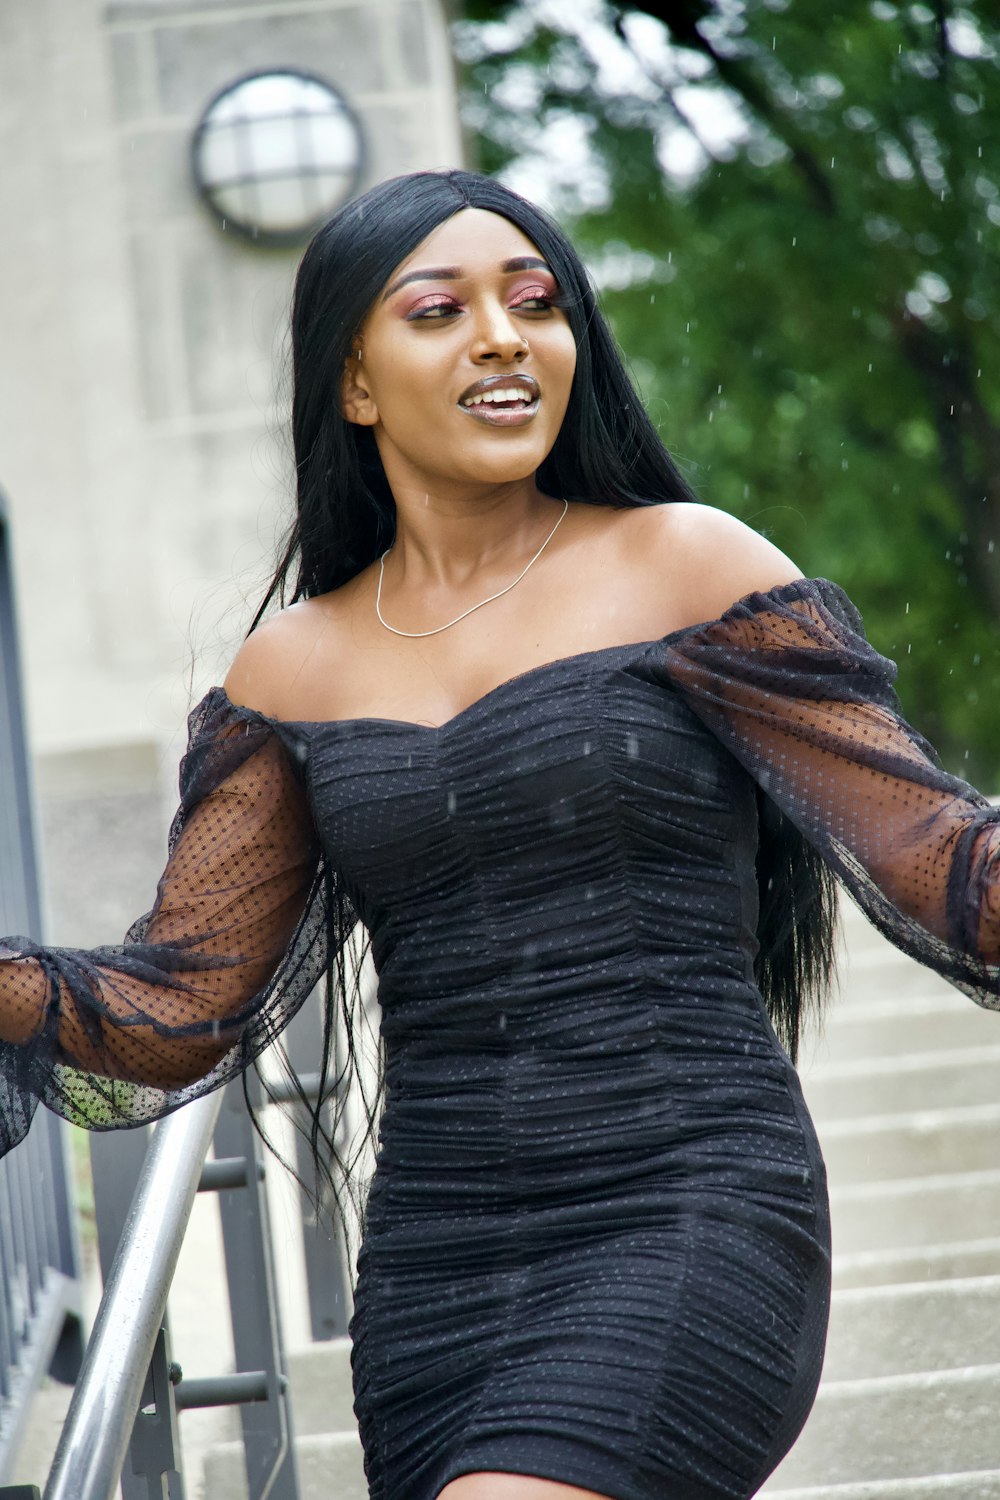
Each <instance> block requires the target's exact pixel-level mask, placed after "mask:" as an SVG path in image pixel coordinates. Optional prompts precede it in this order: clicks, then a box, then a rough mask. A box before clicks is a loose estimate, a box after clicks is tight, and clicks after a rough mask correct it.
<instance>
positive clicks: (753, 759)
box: [663, 579, 1000, 1009]
mask: <svg viewBox="0 0 1000 1500" xmlns="http://www.w3.org/2000/svg"><path fill="white" fill-rule="evenodd" d="M664 650H665V657H664V658H663V670H664V671H665V674H666V676H667V678H668V680H669V681H670V682H671V683H672V684H673V685H674V686H675V687H676V688H678V689H679V690H680V691H681V692H682V693H683V694H684V696H685V698H686V699H687V701H688V702H689V703H690V705H691V707H692V708H693V709H694V711H695V712H696V713H697V714H698V716H699V718H701V719H702V721H703V722H704V723H705V724H706V725H707V726H708V727H709V728H710V729H711V730H712V731H713V732H714V733H715V734H716V735H717V736H718V737H719V738H720V739H721V740H722V741H723V743H724V744H726V746H727V747H728V748H729V749H730V750H731V751H732V752H733V754H734V755H735V756H736V757H737V759H738V760H740V761H741V762H742V764H743V765H744V766H745V767H746V768H747V770H748V771H749V772H750V773H751V774H752V775H753V776H754V777H755V778H756V780H757V781H758V783H759V784H760V785H761V786H762V787H763V789H764V790H765V791H766V792H767V793H768V794H769V795H770V796H771V797H772V798H773V800H774V801H775V802H776V803H777V804H778V806H779V807H780V808H781V809H782V811H783V812H784V813H785V814H786V816H787V817H789V818H790V819H791V820H792V822H794V823H795V824H796V826H797V827H798V828H799V829H800V831H801V832H802V833H803V834H804V835H805V837H806V838H808V839H809V841H810V842H811V843H812V844H813V845H814V846H815V848H816V849H817V850H818V851H819V852H820V854H821V855H822V856H823V857H824V859H825V860H826V861H827V863H828V864H829V865H830V866H831V868H832V869H833V870H834V872H835V873H836V874H837V875H838V876H839V877H840V879H841V880H842V881H843V883H844V884H845V885H846V886H847V888H848V890H849V891H850V893H851V894H852V895H853V896H854V898H855V900H856V901H857V902H858V904H859V905H860V906H861V908H862V909H863V911H864V912H865V913H866V914H867V916H868V917H869V918H870V919H871V921H872V922H873V923H874V924H875V926H876V927H878V928H879V929H880V930H881V931H882V932H883V933H884V934H885V936H886V937H888V938H889V939H890V940H891V941H892V942H894V943H895V944H897V946H898V947H900V948H902V949H904V951H906V952H907V953H909V954H911V955H912V957H914V958H916V959H918V960H919V961H920V962H921V963H925V964H927V965H929V966H930V967H931V968H933V969H936V970H937V972H938V973H939V974H942V975H943V976H944V977H945V978H947V979H949V980H951V982H952V983H953V984H955V985H957V986H958V988H959V989H962V990H964V991H965V992H966V993H967V994H969V995H971V996H972V997H973V999H975V1000H977V1001H978V1002H979V1003H980V1004H981V1005H986V1006H989V1007H991V1008H994V1009H997V1008H1000V809H998V808H994V807H991V806H990V805H989V803H988V802H987V801H986V799H985V798H983V797H981V796H980V795H979V793H978V792H976V791H974V790H973V789H972V788H971V787H969V786H967V785H966V784H965V782H963V781H960V780H958V779H957V778H956V777H954V776H949V775H948V774H947V773H946V772H945V771H943V770H942V769H941V767H940V764H939V762H938V760H937V758H936V756H935V754H934V751H933V750H932V749H931V748H930V746H929V745H928V744H927V743H926V741H925V740H923V739H922V738H921V737H920V735H918V734H917V733H916V732H915V731H914V730H913V729H911V728H910V727H909V725H908V724H906V723H905V721H904V720H903V719H902V717H901V715H900V709H899V703H898V700H897V698H896V695H895V691H894V689H893V686H892V684H893V682H894V679H895V675H896V668H895V666H894V664H893V663H892V662H891V661H888V660H886V658H885V657H883V656H880V655H879V654H878V653H877V652H876V651H875V650H874V649H873V648H872V647H871V646H870V645H869V644H868V642H867V640H866V639H865V636H864V629H863V626H862V623H861V617H860V615H859V614H858V612H857V610H856V609H855V608H854V606H853V605H852V604H851V602H850V600H849V599H848V598H847V597H846V595H845V594H844V593H843V592H842V590H840V589H839V588H837V586H836V585H835V584H832V583H829V582H827V581H826V580H824V579H819V580H816V581H812V580H808V579H799V580H797V581H796V582H794V583H790V584H786V585H783V586H782V587H779V588H776V589H773V590H771V591H770V592H768V593H759V594H750V595H748V596H747V597H746V598H745V599H741V600H740V601H738V603H736V604H735V605H733V606H732V608H731V609H729V610H727V611H726V613H725V614H724V615H723V616H722V617H721V619H719V620H717V621H714V622H712V623H711V624H708V625H703V626H697V627H695V628H694V629H693V630H688V631H678V632H677V633H676V634H675V635H673V636H668V637H667V639H666V641H665V642H664Z"/></svg>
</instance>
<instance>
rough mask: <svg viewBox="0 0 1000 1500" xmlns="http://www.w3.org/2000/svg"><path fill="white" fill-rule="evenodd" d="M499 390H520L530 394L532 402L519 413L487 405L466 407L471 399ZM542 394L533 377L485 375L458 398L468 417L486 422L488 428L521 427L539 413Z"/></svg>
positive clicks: (460, 407) (518, 411)
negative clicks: (486, 392) (466, 403)
mask: <svg viewBox="0 0 1000 1500" xmlns="http://www.w3.org/2000/svg"><path fill="white" fill-rule="evenodd" d="M498 388H499V389H501V390H503V389H505V388H506V389H508V390H511V389H515V388H519V389H521V390H523V391H527V392H530V394H531V397H532V399H531V402H530V403H529V405H527V406H523V407H521V408H520V410H517V411H502V410H499V409H498V408H495V407H493V406H489V405H486V404H484V405H481V406H466V405H465V402H466V401H468V400H470V399H471V397H473V396H481V395H482V394H483V392H484V391H495V390H497V389H498ZM541 394H542V393H541V391H540V390H539V388H538V381H537V380H535V378H534V376H532V375H484V376H483V378H482V380H477V381H476V382H475V383H474V384H473V385H470V386H469V387H468V389H467V390H464V391H463V392H462V394H461V396H459V398H458V406H459V409H460V410H461V411H464V412H465V413H466V415H467V416H470V417H474V418H475V419H476V421H478V422H484V423H485V424H486V426H487V427H521V426H523V424H524V423H525V422H530V421H531V419H532V417H533V416H534V415H535V413H536V412H537V410H538V403H539V401H540V399H541Z"/></svg>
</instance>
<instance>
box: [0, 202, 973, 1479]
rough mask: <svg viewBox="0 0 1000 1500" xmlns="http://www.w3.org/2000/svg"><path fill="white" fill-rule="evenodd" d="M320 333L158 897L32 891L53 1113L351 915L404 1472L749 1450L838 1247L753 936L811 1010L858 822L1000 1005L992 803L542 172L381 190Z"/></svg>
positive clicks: (708, 1464) (884, 878) (21, 975)
mask: <svg viewBox="0 0 1000 1500" xmlns="http://www.w3.org/2000/svg"><path fill="white" fill-rule="evenodd" d="M293 348H294V360H295V397H294V411H293V425H294V437H295V449H296V460H297V479H298V513H297V520H296V525H295V531H294V534H293V537H292V540H291V543H290V546H289V550H288V553H287V554H286V556H285V559H284V561H283V563H282V566H281V568H280V569H279V573H278V577H277V579H276V580H275V583H274V584H273V585H272V589H271V591H270V594H269V596H268V600H267V601H265V604H266V603H268V602H270V601H271V599H273V597H274V596H275V595H276V594H278V593H280V590H281V588H282V586H283V583H284V581H285V579H286V578H287V577H288V576H289V575H290V572H291V569H292V568H293V566H294V565H295V563H296V562H297V563H298V569H299V571H298V577H297V581H296V582H295V585H294V589H293V596H294V601H295V602H294V603H293V604H292V605H291V607H289V608H286V609H283V610H282V611H280V612H279V613H277V614H276V615H274V617H273V618H271V619H269V620H268V621H267V622H266V623H263V624H259V628H257V629H255V630H253V631H252V633H251V635H250V636H249V638H248V640H247V641H246V643H245V645H244V646H243V648H242V649H241V651H240V653H239V655H238V656H237V659H236V661H235V662H234V664H233V667H232V670H231V672H230V674H229V676H228V678H227V680H226V684H225V688H224V689H214V690H213V691H212V692H211V693H210V694H209V695H208V697H207V698H206V699H205V700H204V702H203V703H202V704H201V705H200V706H199V708H198V709H197V710H196V711H195V713H194V715H193V716H192V721H191V730H192V744H191V748H190V751H189V754H188V756H187V757H186V759H185V762H184V766H183V769H182V778H181V793H182V805H181V811H180V813H179V815H178V819H177V822H176V824H175V828H174V832H173V836H172V852H171V856H170V861H169V863H168V866H167V870H166V873H165V876H164V879H163V882H162V883H161V886H160V889H159V892H158V896H157V902H156V905H155V907H154V909H153V912H152V913H151V915H150V917H149V918H147V919H145V920H144V922H143V923H141V924H139V925H138V926H137V928H136V929H134V930H133V932H132V933H131V934H130V935H129V938H128V940H127V941H126V944H125V945H124V946H123V947H122V948H121V949H116V950H100V951H97V952H93V953H89V954H81V953H76V952H72V953H68V952H65V951H62V950H57V949H45V948H39V947H37V946H35V945H32V944H29V943H25V942H19V941H18V940H12V944H11V947H10V948H9V949H8V950H7V952H8V955H9V956H8V958H7V960H6V961H5V962H3V963H2V964H0V998H2V1002H3V1004H2V1020H0V1027H2V1033H3V1036H4V1037H5V1039H6V1041H7V1042H8V1043H9V1044H10V1045H9V1046H8V1047H7V1048H6V1049H5V1052H6V1059H5V1060H6V1065H7V1076H8V1078H9V1080H10V1082H11V1085H12V1088H11V1089H10V1093H9V1104H8V1108H7V1111H6V1116H7V1125H8V1139H10V1140H13V1139H16V1138H17V1135H18V1132H19V1131H23V1128H24V1124H25V1121H26V1119H27V1118H28V1116H29V1114H30V1101H31V1099H32V1097H33V1096H35V1095H37V1096H40V1097H42V1098H44V1099H45V1101H46V1102H47V1103H49V1104H50V1105H54V1106H55V1107H57V1108H59V1109H61V1110H63V1112H64V1113H67V1114H69V1115H70V1116H71V1118H74V1119H82V1120H83V1121H85V1122H86V1123H90V1124H92V1125H97V1126H108V1125H112V1124H118V1123H130V1122H134V1121H137V1120H139V1119H144V1118H148V1117H149V1116H151V1115H154V1114H157V1113H162V1112H163V1110H164V1109H167V1108H171V1107H173V1106H175V1105H176V1104H177V1103H180V1102H182V1101H183V1100H185V1099H187V1098H189V1097H191V1096H192V1095H193V1094H195V1093H198V1092H200V1091H202V1090H204V1089H205V1088H207V1087H214V1086H215V1085H216V1084H218V1083H219V1082H221V1081H222V1080H223V1079H224V1078H227V1077H229V1076H231V1075H232V1073H233V1072H234V1071H235V1070H236V1069H237V1068H240V1067H243V1066H245V1065H246V1064H247V1062H249V1060H250V1059H251V1058H252V1057H253V1056H254V1055H255V1054H256V1053H257V1052H258V1051H259V1050H260V1049H261V1048H262V1047H263V1046H264V1045H265V1044H266V1043H267V1042H268V1041H270V1040H272V1039H273V1037H274V1036H275V1035H276V1033H277V1032H278V1031H279V1030H280V1028H281V1026H282V1025H283V1023H284V1021H285V1020H286V1019H287V1017H288V1016H289V1014H290V1013H291V1012H292V1011H293V1009H294V1008H295V1006H297V1005H298V1004H299V1003H300V1002H301V1000H302V999H303V997H304V996H305V994H306V993H308V991H309V989H310V988H311V986H312V985H313V984H314V983H315V982H316V980H317V978H319V977H320V975H321V974H322V973H323V972H324V969H325V966H326V964H327V962H328V956H327V955H329V956H330V957H331V961H332V957H335V956H336V953H337V952H338V951H339V947H340V944H341V942H342V940H343V938H344V936H345V935H346V934H347V932H348V931H349V929H350V927H351V925H352V923H353V921H354V920H355V915H356V916H357V917H358V918H360V919H361V921H362V922H363V923H364V925H365V926H366V927H367V929H368V930H369V932H370V934H371V939H372V947H373V953H374V958H375V963H376V967H377V969H378V971H379V998H380V1002H381V1008H382V1016H383V1022H382V1027H383V1041H384V1046H385V1070H386V1074H385V1076H386V1107H385V1113H384V1115H383V1119H382V1124H381V1132H380V1151H379V1163H378V1168H377V1172H376V1177H375V1182H374V1185H373V1187H372V1191H371V1194H370V1198H369V1202H368V1209H367V1230H366V1237H365V1242H364V1245H363V1247H362V1250H361V1254H360V1257H359V1268H358V1287H357V1295H356V1311H355V1318H354V1324H353V1329H352V1332H353V1337H354V1369H355V1391H356V1404H357V1410H358V1415H359V1419H360V1424H361V1432H362V1438H363V1442H364V1445H365V1451H366V1462H367V1467H368V1474H369V1482H370V1487H371V1494H372V1496H373V1497H375V1500H435V1497H439V1500H651V1497H657V1500H723V1497H729V1500H736V1497H743V1496H749V1495H751V1494H753V1493H754V1492H755V1491H756V1489H757V1488H758V1486H759V1485H760V1484H761V1483H762V1482H763V1480H764V1478H765V1477H766V1475H767V1474H768V1473H769V1472H770V1471H771V1469H772V1468H773V1467H774V1466H775V1464H776V1463H777V1462H778V1460H779V1459H780V1458H781V1457H782V1455H783V1454H784V1453H785V1452H786V1451H787V1449H788V1447H789V1446H790V1445H791V1443H792V1441H793V1440H794V1438H795V1436H796V1434H797V1432H798V1430H799V1428H800V1427H801V1424H802V1422H803V1421H804V1419H805V1416H806V1413H807V1412H808V1410H809V1407H810V1404H811V1402H812V1399H813V1395H814V1393H815V1388H816V1383H817V1381H818V1378H819V1369H820V1364H821V1360H822V1349H823V1340H824V1332H825V1326H826V1316H827V1304H828V1288H829V1243H828V1224H827V1207H826V1197H825V1188H824V1173H823V1165H822V1161H821V1158H820V1153H819V1150H818V1147H817V1143H816V1140H815V1136H814V1134H813V1131H812V1127H811V1125H810V1122H809V1119H808V1116H807V1114H806V1111H805V1108H804V1105H803V1102H802V1096H801V1093H800V1090H799V1086H798V1082H797V1079H796V1076H795V1073H794V1070H793V1068H792V1065H791V1062H790V1061H789V1058H788V1056H787V1055H786V1053H785V1052H784V1051H783V1050H782V1047H781V1046H780V1045H779V1043H778V1040H777V1038H776V1034H775V1030H774V1028H773V1026H772V1023H771V1019H769V1015H768V1010H767V1008H766V1007H765V1003H764V1001H763V1000H762V998H761V989H760V988H758V981H759V982H760V984H761V985H762V986H763V988H764V990H765V991H766V993H767V996H768V1000H769V1003H770V1007H771V1011H772V1013H773V1015H774V1017H775V1018H776V1020H777V1022H778V1024H779V1025H780V1027H781V1028H782V1030H783V1033H784V1034H785V1036H786V1038H787V1039H788V1041H789V1043H790V1047H791V1050H794V1039H795V1032H796V1027H797V1022H798V1010H799V1004H800V997H801V994H802V992H803V988H804V986H806V985H807V983H808V982H811V981H815V980H817V979H820V978H822V975H823V972H824V969H825V967H826V966H827V965H828V961H829V954H830V948H831V923H830V901H829V892H828V890H827V885H826V876H825V874H824V873H823V872H822V871H821V869H820V866H819V864H818V861H817V859H816V857H815V855H814V853H813V852H812V848H814V849H816V850H819V851H820V853H821V854H822V856H823V858H824V860H825V861H826V862H827V864H828V865H829V867H830V868H832V869H833V870H834V871H835V872H836V873H837V874H838V875H840V876H841V877H842V878H843V879H844V880H845V881H846V882H847V884H848V885H849V886H850V888H851V889H852V891H853V892H854V894H855V895H856V896H857V898H858V899H859V900H860V901H861V903H862V904H863V905H864V907H865V909H866V911H867V912H868V913H869V915H870V916H871V917H872V918H873V920H874V921H875V922H876V923H877V924H878V925H879V926H880V927H881V928H882V929H883V931H885V932H887V933H888V934H889V935H890V936H891V937H893V938H894V940H896V941H897V942H898V943H900V945H901V946H903V947H905V948H906V950H907V951H908V952H910V953H913V954H915V955H916V956H917V957H919V958H921V959H923V960H924V961H926V962H928V963H930V964H931V965H933V966H934V967H935V968H936V969H937V970H938V971H939V972H940V973H942V974H945V975H946V976H947V977H948V978H949V979H951V980H952V981H953V982H955V983H956V984H958V985H960V986H961V987H963V988H964V989H965V990H966V991H967V992H968V993H970V994H971V995H973V996H974V997H975V998H976V999H978V1000H980V1001H981V1002H982V1003H984V1004H989V1005H996V1004H997V996H998V993H1000V971H998V967H997V964H998V958H1000V887H998V882H997V880H996V877H995V875H994V873H993V870H994V864H995V859H996V855H997V851H998V850H1000V834H998V829H997V814H996V813H995V812H994V811H993V810H992V809H990V808H989V807H988V805H987V804H986V803H985V802H984V801H983V800H982V799H981V798H980V797H979V796H978V795H977V794H976V793H974V792H972V791H971V790H970V789H969V788H967V787H966V786H964V784H963V783H961V782H958V781H956V780H954V779H953V778H951V777H949V776H947V775H945V774H944V773H943V772H942V771H941V770H940V769H939V767H938V766H937V764H936V763H935V761H934V760H933V758H932V755H931V752H929V750H928V748H927V746H926V745H925V744H924V743H923V742H922V741H921V740H920V739H919V737H918V736H916V735H915V734H914V733H913V731H912V730H910V729H908V728H907V727H906V725H905V724H903V723H902V721H901V720H900V718H899V717H898V711H897V705H896V701H895V698H894V695H893V692H892V688H891V681H892V675H893V669H892V666H891V663H888V662H886V661H884V660H883V658H881V657H879V656H878V655H877V654H876V653H875V652H874V651H873V650H872V649H871V648H870V647H869V646H868V645H867V643H866V642H865V641H864V638H863V636H862V635H861V634H860V629H861V626H860V620H859V619H858V616H857V614H856V612H855V611H854V610H853V609H852V607H851V606H850V604H849V603H848V602H847V601H846V600H845V598H844V596H843V595H842V594H841V593H840V591H839V590H838V589H836V588H835V587H834V586H833V585H831V584H826V583H823V582H819V583H815V582H809V581H807V580H804V579H802V578H801V577H800V576H799V574H798V570H797V569H796V568H795V567H794V565H793V564H792V563H790V562H789V561H788V559H787V558H785V557H783V556H782V554H781V553H780V552H778V551H777V550H776V549H775V548H774V547H772V546H771V545H770V544H769V543H768V542H766V541H764V540H763V539H762V538H760V537H759V536H757V535H755V534H754V533H753V532H751V531H748V530H747V529H746V528H745V527H743V526H741V525H740V524H739V523H737V522H736V521H734V520H732V519H731V518H730V517H728V516H725V515H722V514H720V513H719V512H717V511H714V510H712V509H711V508H709V507H707V506H703V505H698V504H696V503H695V502H694V500H693V497H692V496H691V495H690V492H689V491H688V489H687V487H686V485H685V484H684V482H683V480H682V479H681V478H680V476H679V474H678V472H677V470H676V468H675V467H674V465H673V464H672V462H671V461H670V459H669V457H668V456H667V455H666V453H665V452H664V450H663V448H662V447H661V445H660V443H659V440H658V438H657V436H656V433H655V431H654V430H653V428H652V426H651V424H650V423H649V421H648V420H647V418H646V416H645V413H644V412H643V410H642V408H641V406H640V404H639V402H638V400H637V398H636V396H635V394H634V393H633V391H632V389H631V387H630V385H629V383H628V380H627V378H626V376H625V374H624V372H623V369H622V366H621V364H620V361H619V359H618V356H617V355H616V353H615V350H614V346H613V344H612V341H611V339H610V337H609V335H608V333H607V331H606V328H605V325H604V323H603V322H602V320H601V318H600V315H599V313H598V312H597V310H596V308H595V306H594V301H593V296H592V293H591V291H590V289H589V287H588V284H587V281H586V277H585V275H584V273H583V270H582V268H581V266H580V264H579V262H578V260H577V259H576V257H575V255H574V254H573V252H572V250H571V249H570V247H569V246H568V245H567V243H566V241H565V239H564V238H563V237H562V235H561V234H560V233H559V231H558V230H557V229H556V228H555V227H554V226H553V225H552V224H551V223H550V222H549V221H548V220H547V219H546V218H545V217H544V216H543V215H542V214H540V213H539V212H538V211H537V210H535V209H533V208H532V207H530V205H528V204H526V203H525V202H524V201H523V200H521V199H520V198H518V197H516V196H515V195H514V194H512V193H510V192H508V191H506V190H505V189H503V188H501V187H499V186H498V185H496V184H494V183H492V182H490V181H488V180H487V179H484V178H481V177H477V176H474V175H470V174H467V173H457V172H453V173H440V174H437V173H424V174H416V175H415V176H412V177H408V178H402V179H398V180H396V181H395V182H391V183H386V184H383V185H381V186H380V187H378V188H376V189H374V190H373V191H372V192H371V193H369V194H367V195H366V196H365V197H363V198H361V199H359V200H358V201H357V202H355V203H353V204H351V205H350V206H349V207H348V208H347V209H346V210H344V212H343V213H342V214H340V215H339V216H338V217H337V218H336V219H335V220H333V221H332V222H331V223H330V224H329V225H327V226H326V227H325V228H324V229H323V230H321V231H320V233H319V234H318V235H317V236H316V238H315V240H314V241H313V243H312V245H311V246H310V248H309V250H308V251H307V252H306V255H305V258H304V260H303V263H302V267H301V270H300V273H299V278H298V282H297V288H296V298H295V309H294V314H293ZM667 502H669V503H667ZM734 601H736V602H734ZM259 620H260V616H258V622H259ZM796 830H799V831H798V832H797V831H796ZM802 834H805V836H806V838H807V839H808V840H809V841H810V844H811V846H812V848H810V847H809V846H807V844H806V843H805V842H804V841H803V839H802V837H801V835H802ZM789 918H790V920H789ZM324 940H325V941H324ZM755 976H756V977H755ZM336 982H337V985H338V986H339V990H340V995H341V999H342V1000H343V1001H345V1002H346V1001H347V1000H348V998H349V996H348V991H347V986H346V982H345V980H344V979H343V977H342V976H339V977H338V978H337V981H336ZM331 989H332V986H331ZM331 1027H332V1020H331Z"/></svg>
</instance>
